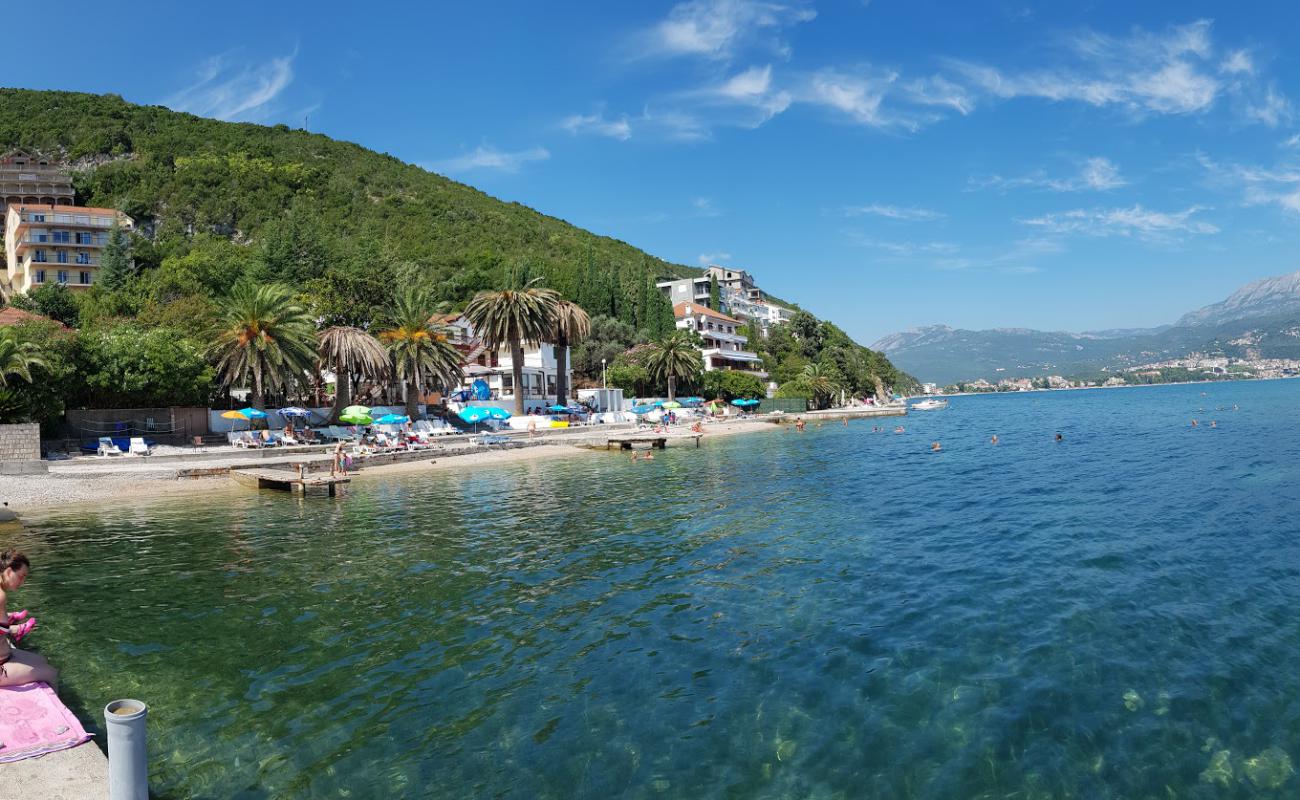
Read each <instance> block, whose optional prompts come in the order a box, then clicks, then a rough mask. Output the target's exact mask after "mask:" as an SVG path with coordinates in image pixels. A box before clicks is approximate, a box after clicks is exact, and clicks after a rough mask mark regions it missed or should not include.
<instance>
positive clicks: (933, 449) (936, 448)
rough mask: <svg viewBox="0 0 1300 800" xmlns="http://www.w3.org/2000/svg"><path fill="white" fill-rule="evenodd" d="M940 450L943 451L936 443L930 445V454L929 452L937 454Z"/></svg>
mask: <svg viewBox="0 0 1300 800" xmlns="http://www.w3.org/2000/svg"><path fill="white" fill-rule="evenodd" d="M942 449H943V447H942V446H941V445H940V444H939V443H938V442H935V443H934V444H932V445H930V452H931V453H937V452H939V451H940V450H942Z"/></svg>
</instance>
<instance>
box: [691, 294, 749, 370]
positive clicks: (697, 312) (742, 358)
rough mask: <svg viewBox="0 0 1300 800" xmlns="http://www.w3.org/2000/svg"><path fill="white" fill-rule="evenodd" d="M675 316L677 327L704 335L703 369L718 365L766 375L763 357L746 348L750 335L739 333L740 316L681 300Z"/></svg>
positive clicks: (713, 368) (701, 353) (720, 367)
mask: <svg viewBox="0 0 1300 800" xmlns="http://www.w3.org/2000/svg"><path fill="white" fill-rule="evenodd" d="M673 316H674V317H675V318H676V320H677V327H678V328H679V329H682V330H688V331H695V332H696V333H698V334H699V335H700V336H701V337H703V339H704V348H703V349H702V350H701V351H700V355H701V356H703V358H704V369H705V371H706V372H711V371H713V370H717V369H734V370H739V371H741V372H749V373H752V374H754V375H757V376H759V377H760V378H766V377H767V373H766V372H764V371H763V368H762V359H761V358H759V355H758V353H754V352H751V351H749V350H746V349H745V345H746V344H747V343H748V342H749V339H748V337H746V336H744V335H743V334H740V333H737V329H738V328H739V327H740V326H741V322H740V320H738V319H736V318H735V317H729V316H727V315H726V314H723V313H722V312H720V311H714V310H713V309H711V308H709V307H707V306H701V305H695V304H692V303H678V304H677V305H675V306H673Z"/></svg>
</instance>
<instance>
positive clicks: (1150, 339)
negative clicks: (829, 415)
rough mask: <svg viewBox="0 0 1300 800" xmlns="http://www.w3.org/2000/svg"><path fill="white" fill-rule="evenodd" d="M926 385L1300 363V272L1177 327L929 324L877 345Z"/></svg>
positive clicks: (1249, 289)
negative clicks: (1190, 363) (1189, 358)
mask: <svg viewBox="0 0 1300 800" xmlns="http://www.w3.org/2000/svg"><path fill="white" fill-rule="evenodd" d="M872 348H873V349H876V350H880V351H881V352H883V353H885V354H886V355H887V356H888V357H889V358H890V360H891V361H893V362H894V363H895V364H896V365H897V366H898V367H899V368H900V369H903V370H906V371H908V372H910V373H911V374H913V375H916V376H917V377H918V378H919V379H920V380H922V381H933V382H936V383H951V382H954V381H959V380H974V379H977V378H984V379H986V380H990V381H996V380H1000V379H1002V378H1020V377H1040V376H1044V375H1049V374H1051V375H1072V374H1074V375H1077V374H1081V373H1087V372H1095V371H1099V370H1101V369H1103V368H1111V369H1116V368H1123V367H1129V366H1135V365H1138V364H1144V363H1151V362H1155V361H1164V360H1168V359H1173V358H1179V357H1183V356H1186V355H1188V354H1189V353H1192V352H1199V353H1207V354H1216V355H1226V356H1231V357H1237V358H1244V357H1252V358H1300V272H1293V273H1290V274H1288V275H1281V276H1277V277H1272V278H1264V279H1262V280H1257V281H1252V282H1251V283H1248V284H1246V285H1244V286H1242V287H1241V288H1240V289H1238V290H1237V291H1235V292H1233V293H1232V295H1230V296H1229V297H1228V298H1227V299H1225V300H1223V301H1221V302H1218V303H1213V304H1211V305H1208V306H1205V307H1204V308H1201V309H1198V310H1196V311H1192V312H1189V313H1187V314H1184V315H1183V316H1182V317H1181V318H1179V320H1178V322H1176V323H1175V324H1173V325H1164V326H1160V327H1156V328H1130V329H1110V330H1099V331H1088V332H1083V333H1071V332H1067V331H1037V330H1032V329H1027V328H994V329H989V330H980V331H972V330H963V329H960V328H953V327H951V326H948V325H929V326H924V327H920V328H912V329H909V330H907V331H902V332H899V333H894V334H890V335H889V336H885V337H882V338H881V339H880V340H879V341H877V342H876V343H875V344H873V345H872Z"/></svg>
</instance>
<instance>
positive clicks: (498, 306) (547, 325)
mask: <svg viewBox="0 0 1300 800" xmlns="http://www.w3.org/2000/svg"><path fill="white" fill-rule="evenodd" d="M559 303H560V295H559V293H557V292H555V291H554V290H552V289H535V288H532V287H527V288H524V289H504V290H502V291H499V292H479V293H478V294H477V295H475V297H474V299H473V300H470V301H469V305H467V306H466V307H465V317H466V319H468V320H469V322H470V324H471V325H473V326H474V331H475V334H476V335H477V336H478V337H479V338H480V339H482V340H483V344H485V345H487V346H488V347H489V348H491V349H494V350H495V349H499V348H501V347H509V348H510V367H511V373H512V375H513V377H514V389H515V414H523V413H524V386H523V383H524V345H525V344H530V345H531V344H540V343H541V341H542V339H544V338H546V336H547V335H548V334H550V332H551V326H552V322H553V320H554V319H555V313H556V309H557V307H558V306H559Z"/></svg>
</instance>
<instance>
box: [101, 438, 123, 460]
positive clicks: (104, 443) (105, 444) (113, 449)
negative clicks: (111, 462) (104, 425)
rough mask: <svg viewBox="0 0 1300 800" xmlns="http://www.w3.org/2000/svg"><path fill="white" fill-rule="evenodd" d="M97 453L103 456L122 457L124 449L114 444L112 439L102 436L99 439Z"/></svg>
mask: <svg viewBox="0 0 1300 800" xmlns="http://www.w3.org/2000/svg"><path fill="white" fill-rule="evenodd" d="M97 452H98V454H99V455H101V456H120V455H122V448H120V447H118V446H117V445H116V444H114V443H113V440H112V439H111V438H110V437H108V436H101V437H99V450H98V451H97Z"/></svg>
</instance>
